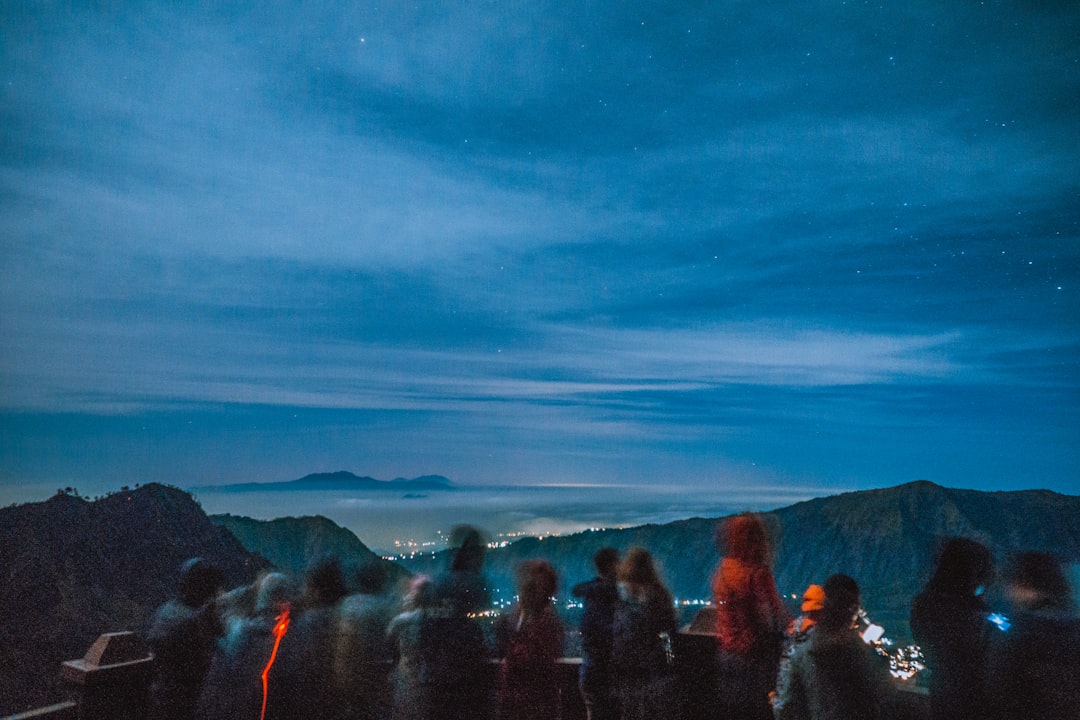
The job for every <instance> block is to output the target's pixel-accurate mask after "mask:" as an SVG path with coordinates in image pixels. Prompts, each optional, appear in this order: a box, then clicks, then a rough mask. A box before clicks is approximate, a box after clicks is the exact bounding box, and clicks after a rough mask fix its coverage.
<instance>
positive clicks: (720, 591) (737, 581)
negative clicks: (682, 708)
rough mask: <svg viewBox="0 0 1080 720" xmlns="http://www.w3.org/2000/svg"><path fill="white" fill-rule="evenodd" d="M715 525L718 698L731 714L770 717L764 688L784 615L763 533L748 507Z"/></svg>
mask: <svg viewBox="0 0 1080 720" xmlns="http://www.w3.org/2000/svg"><path fill="white" fill-rule="evenodd" d="M720 530H721V532H720V534H719V535H718V540H719V541H721V542H722V544H723V545H724V548H725V551H724V552H725V554H724V557H723V559H722V560H721V561H720V566H719V567H718V568H717V570H716V574H715V575H714V576H713V598H714V600H715V605H716V632H717V637H718V639H719V649H718V652H717V670H718V672H717V682H718V692H719V698H718V701H719V704H720V705H721V706H722V708H723V711H724V712H723V713H722V715H723V716H724V717H727V718H731V719H732V720H771V718H772V709H771V707H770V705H769V693H770V692H772V690H773V688H774V687H775V685H776V676H777V673H778V672H779V667H780V654H781V651H782V643H783V636H784V630H785V628H786V627H787V625H788V620H789V617H790V616H789V614H788V611H787V608H785V607H784V603H783V601H782V600H781V599H780V594H779V593H778V592H777V590H776V582H775V580H773V575H772V570H770V568H769V563H770V557H769V556H770V550H769V541H768V534H767V533H766V530H765V524H764V522H763V521H762V519H761V517H759V516H758V515H755V514H752V513H743V514H742V515H736V516H735V517H733V518H730V519H729V520H728V521H727V522H726V523H725V525H723V526H721V528H720Z"/></svg>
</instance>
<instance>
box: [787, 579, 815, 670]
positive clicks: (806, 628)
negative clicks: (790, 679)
mask: <svg viewBox="0 0 1080 720" xmlns="http://www.w3.org/2000/svg"><path fill="white" fill-rule="evenodd" d="M799 610H800V611H801V614H800V615H799V616H798V617H797V618H795V619H794V620H792V621H791V623H790V624H789V625H788V628H787V632H786V633H785V634H784V646H783V651H782V653H781V655H780V670H779V672H778V673H777V677H778V678H779V677H780V676H781V675H783V674H784V668H785V667H786V666H787V664H788V663H789V662H791V657H792V655H794V654H795V650H796V649H798V647H799V646H800V645H802V644H803V643H804V642H806V641H807V640H809V639H810V630H811V629H813V627H814V626H815V625H817V623H818V621H819V620H820V619H821V614H822V613H823V612H824V611H825V588H823V587H821V586H820V585H810V586H809V587H807V588H806V591H805V592H804V593H803V598H802V605H801V606H800V608H799Z"/></svg>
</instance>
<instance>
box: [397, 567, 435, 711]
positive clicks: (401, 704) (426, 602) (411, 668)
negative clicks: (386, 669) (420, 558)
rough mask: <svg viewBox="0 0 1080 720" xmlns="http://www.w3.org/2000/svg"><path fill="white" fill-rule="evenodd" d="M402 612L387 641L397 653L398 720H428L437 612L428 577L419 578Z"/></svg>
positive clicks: (419, 576)
mask: <svg viewBox="0 0 1080 720" xmlns="http://www.w3.org/2000/svg"><path fill="white" fill-rule="evenodd" d="M402 605H403V609H402V612H401V613H400V614H399V615H397V616H395V617H394V619H393V620H391V621H390V626H389V628H388V629H387V637H388V639H389V641H390V645H391V647H393V649H394V656H395V662H394V671H393V675H392V685H393V697H394V710H393V715H392V717H393V719H394V720H428V718H430V717H431V716H432V713H431V691H430V685H431V683H432V680H433V672H434V667H433V666H434V663H435V658H434V652H433V651H434V648H433V647H431V645H430V644H429V643H428V642H426V641H425V636H426V635H427V634H429V633H425V629H426V626H428V625H430V623H431V617H432V614H433V613H435V612H436V608H435V590H434V584H433V583H432V580H431V578H430V577H429V576H427V575H417V576H415V577H414V578H413V579H412V581H411V582H410V584H409V589H408V591H407V592H406V593H405V597H404V599H403V602H402Z"/></svg>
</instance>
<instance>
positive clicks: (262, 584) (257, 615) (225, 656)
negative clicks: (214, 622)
mask: <svg viewBox="0 0 1080 720" xmlns="http://www.w3.org/2000/svg"><path fill="white" fill-rule="evenodd" d="M252 588H253V590H254V593H253V594H254V606H253V609H252V612H251V614H250V615H248V616H237V615H234V616H233V617H232V618H231V619H230V622H229V623H228V624H227V625H226V632H225V635H224V636H223V637H222V638H221V640H219V641H218V647H217V652H216V653H215V654H214V661H213V663H212V664H211V666H210V671H209V673H207V676H206V682H205V684H204V685H203V691H202V696H201V699H200V708H201V710H200V715H199V717H200V720H233V719H234V718H251V719H252V720H255V719H256V718H258V717H259V716H260V714H261V712H262V704H263V686H262V673H263V670H264V669H265V668H266V666H267V665H268V664H269V663H270V659H271V656H272V654H273V649H274V641H275V635H274V627H275V625H276V624H277V622H278V620H279V618H283V617H284V616H285V614H286V613H288V612H289V611H290V609H291V607H292V584H291V582H290V581H289V579H288V578H287V577H286V576H285V575H282V574H281V573H269V574H267V575H265V576H264V577H262V578H261V579H260V580H259V581H258V582H256V583H254V584H253V585H252ZM239 596H240V593H238V594H237V595H236V596H235V597H239ZM268 681H269V682H268V685H267V689H268V690H271V689H272V690H274V691H275V692H276V691H278V690H280V689H281V688H279V686H278V683H277V682H276V681H277V675H276V674H275V673H273V668H271V672H270V675H269V677H268ZM267 700H268V703H267V713H266V717H267V718H268V719H269V718H273V717H274V716H275V713H274V709H275V708H276V706H277V705H278V701H277V700H276V699H275V700H274V702H270V699H269V698H267Z"/></svg>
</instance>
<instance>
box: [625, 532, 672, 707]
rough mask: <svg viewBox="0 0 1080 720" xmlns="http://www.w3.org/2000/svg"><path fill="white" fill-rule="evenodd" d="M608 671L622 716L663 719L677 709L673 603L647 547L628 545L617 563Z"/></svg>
mask: <svg viewBox="0 0 1080 720" xmlns="http://www.w3.org/2000/svg"><path fill="white" fill-rule="evenodd" d="M618 580H619V583H618V590H619V599H618V601H617V602H616V604H615V614H614V618H613V623H612V648H611V669H612V677H613V680H614V684H615V689H616V693H617V695H618V699H619V705H620V708H621V717H622V719H623V720H663V719H664V718H673V717H676V716H677V713H678V703H677V698H676V692H675V677H674V673H673V668H672V658H671V655H670V648H671V645H670V639H671V636H672V635H673V634H674V633H675V631H676V618H675V604H674V601H673V600H672V597H671V593H670V592H669V591H668V589H667V588H666V587H665V586H664V583H663V582H662V581H661V580H660V574H659V572H658V571H657V569H656V565H655V563H654V562H653V557H652V555H651V554H649V551H648V550H645V549H644V548H640V547H634V548H630V550H629V551H628V552H627V554H626V558H625V559H624V560H623V562H622V563H620V564H619V571H618Z"/></svg>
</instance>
